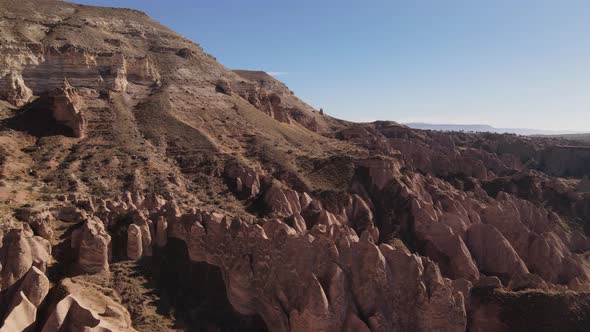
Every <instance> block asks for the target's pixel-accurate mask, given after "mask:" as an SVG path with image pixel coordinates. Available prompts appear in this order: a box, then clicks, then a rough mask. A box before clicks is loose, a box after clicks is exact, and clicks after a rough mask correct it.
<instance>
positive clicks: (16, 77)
mask: <svg viewBox="0 0 590 332" xmlns="http://www.w3.org/2000/svg"><path fill="white" fill-rule="evenodd" d="M3 81H4V82H3V85H2V86H1V88H0V98H2V99H4V100H6V101H7V102H9V103H11V104H12V105H14V106H17V107H21V106H23V105H25V104H26V103H28V102H29V101H30V100H31V99H32V98H33V91H32V90H31V89H29V87H27V86H26V85H25V82H24V81H23V78H22V76H21V75H20V74H19V73H16V72H13V71H11V72H9V73H7V74H6V76H4V79H3Z"/></svg>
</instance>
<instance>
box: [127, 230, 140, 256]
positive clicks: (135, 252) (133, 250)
mask: <svg viewBox="0 0 590 332" xmlns="http://www.w3.org/2000/svg"><path fill="white" fill-rule="evenodd" d="M142 255H143V244H142V241H141V229H140V228H139V226H137V225H135V224H131V225H129V228H127V257H129V259H140V258H141V256H142Z"/></svg>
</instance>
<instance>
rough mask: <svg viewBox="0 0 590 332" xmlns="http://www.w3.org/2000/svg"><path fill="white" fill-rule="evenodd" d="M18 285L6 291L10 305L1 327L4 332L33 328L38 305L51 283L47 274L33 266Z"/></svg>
mask: <svg viewBox="0 0 590 332" xmlns="http://www.w3.org/2000/svg"><path fill="white" fill-rule="evenodd" d="M16 286H17V285H15V287H12V289H9V290H8V291H5V292H4V301H5V303H8V305H7V307H6V309H5V314H4V317H5V318H4V322H3V324H2V325H1V327H0V331H2V332H8V331H26V330H32V328H33V325H34V323H35V321H36V319H37V307H39V305H40V304H41V302H43V300H44V299H45V296H47V293H48V292H49V288H50V283H49V280H48V279H47V277H46V276H45V274H44V273H43V272H42V271H41V270H39V269H38V268H36V267H34V266H33V267H31V269H30V270H29V272H27V274H25V276H24V277H23V278H22V279H21V281H20V283H19V284H18V287H16Z"/></svg>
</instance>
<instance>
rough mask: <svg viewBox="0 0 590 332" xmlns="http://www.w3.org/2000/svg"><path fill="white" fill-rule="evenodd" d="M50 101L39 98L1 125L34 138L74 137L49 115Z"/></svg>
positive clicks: (49, 99)
mask: <svg viewBox="0 0 590 332" xmlns="http://www.w3.org/2000/svg"><path fill="white" fill-rule="evenodd" d="M51 102H52V99H51V98H50V97H48V96H41V97H39V98H37V99H35V100H34V101H32V102H30V103H28V104H27V105H25V106H23V107H21V108H20V109H19V110H18V111H17V115H16V116H14V117H12V118H9V119H5V120H2V125H3V126H5V127H6V128H10V129H13V130H16V131H22V132H26V133H28V134H29V135H32V136H35V137H46V136H57V135H63V136H74V133H73V132H72V129H70V128H69V127H67V126H64V125H63V124H60V123H58V122H57V121H56V120H55V119H54V118H53V115H52V114H51Z"/></svg>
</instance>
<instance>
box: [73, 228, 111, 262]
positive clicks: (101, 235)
mask: <svg viewBox="0 0 590 332" xmlns="http://www.w3.org/2000/svg"><path fill="white" fill-rule="evenodd" d="M110 244H111V236H110V235H109V234H108V232H107V231H106V230H105V228H104V225H103V223H102V221H100V219H97V218H89V219H88V220H86V222H84V224H83V225H82V226H81V227H80V228H78V229H76V230H75V231H74V233H73V234H72V243H71V245H72V249H74V250H75V251H76V252H77V257H78V260H77V265H78V268H79V269H80V271H81V272H84V273H100V272H108V271H109V256H110Z"/></svg>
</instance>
